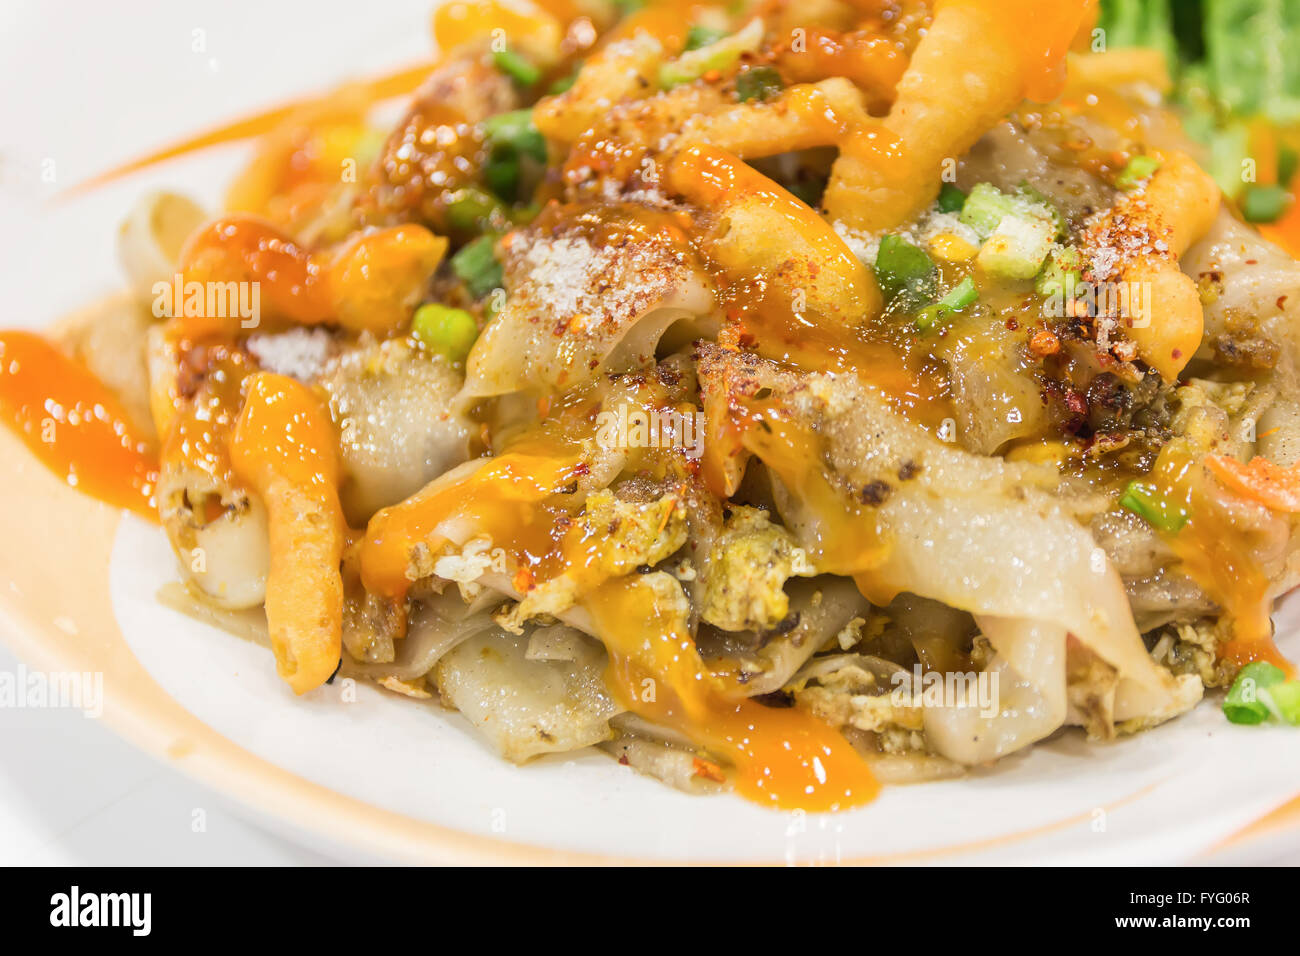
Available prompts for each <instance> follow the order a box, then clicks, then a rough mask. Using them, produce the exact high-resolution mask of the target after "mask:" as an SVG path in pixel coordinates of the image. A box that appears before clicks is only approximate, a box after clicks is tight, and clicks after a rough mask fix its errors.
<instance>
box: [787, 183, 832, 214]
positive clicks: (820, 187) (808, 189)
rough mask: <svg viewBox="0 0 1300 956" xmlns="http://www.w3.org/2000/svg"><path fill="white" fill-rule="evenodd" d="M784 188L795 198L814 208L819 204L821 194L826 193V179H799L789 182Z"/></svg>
mask: <svg viewBox="0 0 1300 956" xmlns="http://www.w3.org/2000/svg"><path fill="white" fill-rule="evenodd" d="M785 188H786V191H787V192H789V193H790V195H791V196H793V197H794V198H795V199H799V200H802V201H803V202H806V203H807V204H808V205H810V206H812V207H813V208H814V209H816V208H817V207H818V206H820V205H821V201H822V196H824V195H825V194H826V180H824V179H801V180H799V181H797V182H793V183H790V185H788V186H786V187H785Z"/></svg>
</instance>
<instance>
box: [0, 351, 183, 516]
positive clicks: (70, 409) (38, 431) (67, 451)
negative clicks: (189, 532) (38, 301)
mask: <svg viewBox="0 0 1300 956" xmlns="http://www.w3.org/2000/svg"><path fill="white" fill-rule="evenodd" d="M0 412H3V415H4V418H5V424H7V425H8V426H9V427H10V428H12V429H13V430H14V432H15V433H17V434H18V436H19V437H21V438H22V440H23V442H24V443H25V444H26V445H27V447H28V448H29V449H31V451H32V453H33V454H35V455H36V457H37V458H39V459H40V460H41V462H42V463H44V464H45V466H46V467H48V468H49V469H50V470H51V471H53V472H54V473H55V474H56V475H59V476H60V477H61V478H63V479H64V480H65V481H66V482H67V483H68V484H69V485H71V486H72V487H74V488H76V489H78V490H80V491H84V492H85V493H86V494H88V495H91V496H92V497H94V498H98V499H99V500H101V501H104V502H107V503H108V504H111V505H115V506H117V507H120V508H127V509H129V510H131V511H133V512H135V513H136V514H138V515H141V516H142V517H145V518H148V519H149V520H151V521H157V520H158V514H157V510H156V505H155V501H154V495H155V492H156V489H157V486H158V461H157V458H156V456H155V455H154V453H153V451H152V450H151V449H150V446H149V442H147V441H145V440H144V439H142V438H141V437H140V436H139V435H137V434H136V432H135V429H134V426H132V425H131V424H130V421H129V419H128V418H127V415H126V413H125V411H124V410H123V409H122V407H121V404H120V403H119V402H118V400H117V399H116V398H115V397H114V395H113V394H112V392H110V391H109V390H108V389H107V388H106V387H105V386H104V385H103V384H102V383H101V382H100V381H99V380H98V379H97V378H95V377H94V376H93V375H91V374H90V372H88V371H87V370H86V369H85V368H84V367H82V366H81V365H80V364H78V363H77V362H75V361H73V360H72V359H70V358H68V357H67V356H66V355H64V354H63V353H62V352H60V351H59V350H58V349H57V348H55V347H54V346H53V345H52V344H51V343H50V342H48V341H46V340H45V339H44V338H42V337H41V336H39V335H36V334H33V333H31V332H5V333H0Z"/></svg>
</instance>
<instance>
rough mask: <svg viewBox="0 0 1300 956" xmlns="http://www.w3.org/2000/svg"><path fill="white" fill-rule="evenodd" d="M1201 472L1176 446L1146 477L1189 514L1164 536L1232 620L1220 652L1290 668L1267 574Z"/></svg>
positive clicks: (1241, 661) (1234, 658)
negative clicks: (1278, 636)
mask: <svg viewBox="0 0 1300 956" xmlns="http://www.w3.org/2000/svg"><path fill="white" fill-rule="evenodd" d="M1200 477H1201V463H1200V462H1199V461H1195V460H1193V459H1192V458H1191V457H1190V456H1188V455H1187V454H1185V453H1181V454H1180V453H1178V451H1177V449H1174V448H1169V449H1168V451H1167V453H1166V452H1162V453H1161V455H1160V457H1159V458H1158V459H1157V461H1156V465H1155V467H1154V468H1153V469H1152V470H1151V474H1150V475H1149V476H1148V478H1147V479H1145V481H1147V482H1149V483H1150V484H1152V485H1154V486H1155V487H1156V489H1157V490H1158V493H1159V494H1160V496H1161V497H1162V498H1164V499H1165V500H1166V501H1167V502H1169V504H1170V505H1171V506H1173V507H1174V508H1176V509H1177V511H1178V513H1180V514H1182V515H1183V516H1184V517H1185V518H1186V519H1187V520H1186V524H1184V525H1183V527H1182V528H1181V529H1179V530H1178V531H1177V532H1172V533H1162V536H1163V537H1164V539H1165V541H1166V542H1167V543H1168V544H1169V547H1170V548H1171V549H1172V550H1173V552H1174V554H1175V555H1176V556H1177V557H1178V558H1179V560H1181V561H1182V562H1183V567H1184V569H1185V570H1186V571H1187V573H1188V575H1189V576H1190V577H1191V578H1192V580H1194V581H1195V582H1196V583H1197V584H1199V585H1200V586H1201V587H1202V588H1204V589H1205V592H1206V593H1207V594H1208V595H1209V596H1210V598H1211V599H1212V600H1213V601H1214V602H1215V603H1216V604H1218V605H1219V607H1220V608H1222V609H1223V613H1224V614H1226V615H1227V616H1228V618H1229V619H1230V620H1231V622H1232V639H1231V640H1230V641H1228V643H1227V644H1225V645H1223V646H1222V647H1220V648H1219V657H1220V658H1222V659H1224V660H1227V661H1229V662H1231V663H1233V664H1236V665H1243V664H1248V663H1250V662H1251V661H1269V662H1271V663H1273V664H1276V665H1278V666H1279V667H1281V668H1283V669H1284V670H1286V671H1288V672H1290V671H1291V669H1292V665H1291V663H1290V662H1289V661H1288V660H1287V659H1286V658H1285V657H1283V656H1282V652H1281V651H1279V650H1278V649H1277V645H1275V644H1274V643H1273V622H1272V619H1271V612H1272V601H1271V600H1270V598H1269V584H1270V582H1269V578H1268V575H1267V574H1265V573H1264V569H1263V568H1261V567H1260V565H1259V562H1258V561H1256V560H1255V559H1254V557H1253V556H1252V555H1251V554H1250V553H1249V552H1248V551H1247V550H1246V548H1245V546H1244V544H1245V543H1244V542H1243V541H1242V536H1241V532H1240V531H1239V530H1238V529H1237V528H1235V527H1233V526H1232V525H1231V524H1230V523H1229V522H1228V521H1227V520H1226V518H1225V517H1224V516H1223V513H1222V511H1221V510H1220V509H1219V508H1217V507H1215V505H1214V503H1213V501H1212V500H1211V499H1210V493H1209V490H1208V489H1207V488H1206V486H1205V481H1203V480H1198V479H1199V478H1200ZM1206 480H1208V479H1206Z"/></svg>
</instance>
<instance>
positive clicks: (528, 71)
mask: <svg viewBox="0 0 1300 956" xmlns="http://www.w3.org/2000/svg"><path fill="white" fill-rule="evenodd" d="M492 62H493V63H495V64H496V67H497V69H498V70H500V71H501V72H502V73H504V74H505V75H506V76H508V77H510V79H512V80H514V81H515V82H516V83H518V84H519V85H520V86H532V85H533V84H534V83H536V82H537V81H538V80H540V79H541V78H542V71H541V70H539V69H538V68H537V67H535V66H533V65H532V64H531V63H529V62H528V61H527V60H526V59H525V58H524V57H522V56H520V55H519V54H518V53H516V52H515V51H514V50H497V51H496V52H495V53H493V54H492Z"/></svg>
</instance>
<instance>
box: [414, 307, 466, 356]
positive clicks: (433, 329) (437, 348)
mask: <svg viewBox="0 0 1300 956" xmlns="http://www.w3.org/2000/svg"><path fill="white" fill-rule="evenodd" d="M411 331H412V332H414V333H415V337H416V338H417V339H419V340H420V341H421V342H423V343H424V345H425V347H426V348H428V349H429V350H430V351H431V352H435V353H437V354H438V355H441V356H443V357H445V358H446V359H447V361H449V362H451V363H452V364H453V365H460V364H461V363H463V362H464V361H465V357H466V356H467V355H469V350H470V349H471V348H472V347H473V345H474V340H475V339H477V338H478V324H477V323H476V322H475V321H474V316H472V315H470V314H469V313H468V312H466V311H465V310H464V309H453V308H451V307H450V306H446V305H438V304H437V303H433V302H431V303H429V304H428V305H422V306H420V307H419V308H418V309H416V310H415V315H414V316H413V317H412V318H411Z"/></svg>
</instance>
